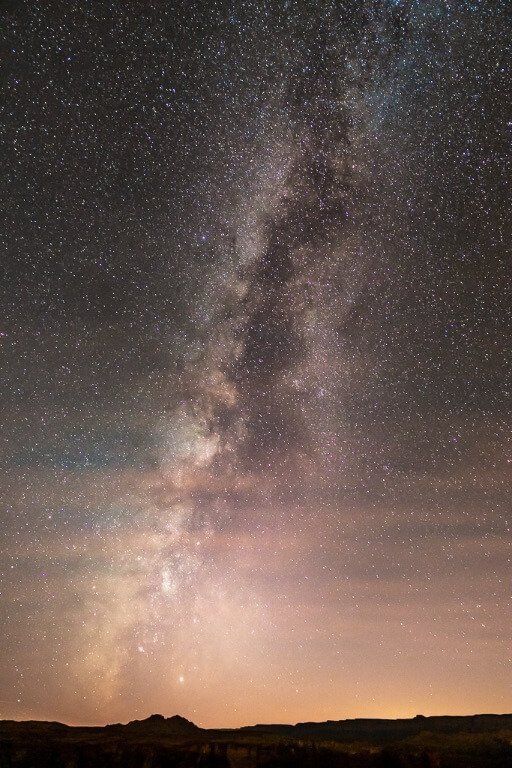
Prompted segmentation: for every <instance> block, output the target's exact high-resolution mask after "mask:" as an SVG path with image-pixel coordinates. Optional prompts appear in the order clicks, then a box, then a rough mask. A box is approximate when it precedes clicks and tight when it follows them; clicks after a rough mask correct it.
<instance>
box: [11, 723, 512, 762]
mask: <svg viewBox="0 0 512 768" xmlns="http://www.w3.org/2000/svg"><path fill="white" fill-rule="evenodd" d="M107 766H108V768H189V766H190V768H192V766H217V768H299V766H310V768H323V767H325V768H505V766H506V767H507V768H510V766H512V715H474V716H469V717H422V716H417V717H415V718H412V719H401V720H377V719H375V720H370V719H356V720H332V721H331V720H329V721H327V722H324V723H297V724H296V725H273V724H261V725H255V726H248V727H245V728H238V729H210V730H207V729H204V728H200V727H198V726H197V725H195V724H194V723H192V722H190V721H189V720H186V719H185V718H184V717H180V716H179V715H174V716H173V717H168V718H166V717H164V716H163V715H151V717H148V718H146V719H144V720H133V721H131V722H130V723H127V724H126V725H123V724H121V723H117V724H113V725H107V726H105V727H72V726H68V725H64V724H62V723H54V722H37V721H29V722H16V721H12V720H11V721H0V768H106V767H107Z"/></svg>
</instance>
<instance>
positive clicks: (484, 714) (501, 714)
mask: <svg viewBox="0 0 512 768" xmlns="http://www.w3.org/2000/svg"><path fill="white" fill-rule="evenodd" d="M451 717H453V718H471V717H512V712H472V713H471V714H460V713H459V714H442V715H423V714H421V713H418V714H416V715H413V716H411V717H366V716H365V717H347V718H335V719H333V718H329V719H328V720H304V721H299V722H294V723H284V722H278V723H277V722H276V723H274V722H272V723H271V722H262V723H247V724H244V725H239V726H222V725H220V726H218V725H217V726H215V725H199V724H198V723H196V722H194V721H193V720H190V719H189V718H187V717H184V716H183V715H180V714H178V713H175V714H173V715H162V714H161V713H159V712H153V713H151V714H150V715H147V716H146V717H142V718H135V719H133V720H127V721H126V722H108V723H95V724H88V723H66V722H62V721H60V720H39V719H23V720H19V719H17V718H13V719H9V718H0V722H15V723H41V724H47V725H65V726H66V727H68V728H107V727H109V726H115V725H122V726H125V725H131V724H133V723H145V722H147V721H148V720H152V719H153V718H159V719H160V718H162V719H163V720H174V719H178V720H184V721H185V722H187V723H190V724H191V725H194V726H195V727H197V728H199V729H200V730H207V731H208V730H212V731H224V730H227V731H229V730H235V731H236V730H242V729H245V728H265V727H267V726H271V727H279V726H284V727H295V726H300V725H324V724H325V723H345V722H346V723H350V722H355V721H360V720H370V721H373V720H375V721H383V722H398V721H402V720H406V721H408V720H418V719H426V720H428V719H429V718H451Z"/></svg>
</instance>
